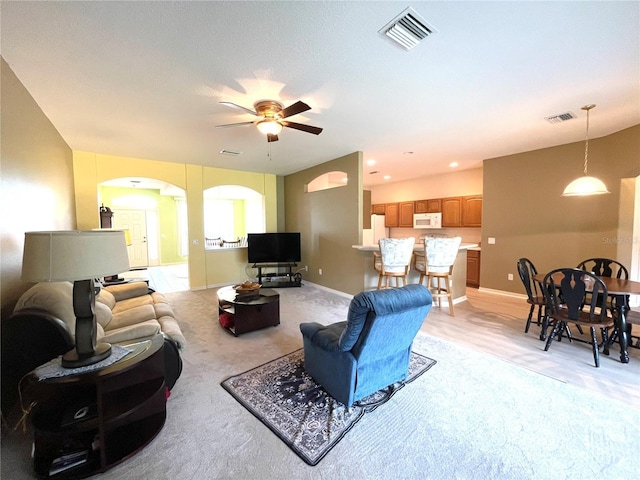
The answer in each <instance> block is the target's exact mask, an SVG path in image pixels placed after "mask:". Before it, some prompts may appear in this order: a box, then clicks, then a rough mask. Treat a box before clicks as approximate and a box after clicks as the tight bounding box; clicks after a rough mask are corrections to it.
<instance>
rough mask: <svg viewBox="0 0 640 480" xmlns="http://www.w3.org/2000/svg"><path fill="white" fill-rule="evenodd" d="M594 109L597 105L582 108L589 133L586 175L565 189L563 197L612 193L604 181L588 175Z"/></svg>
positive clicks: (587, 137) (587, 138)
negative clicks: (590, 125)
mask: <svg viewBox="0 0 640 480" xmlns="http://www.w3.org/2000/svg"><path fill="white" fill-rule="evenodd" d="M594 107H595V105H585V106H584V107H582V110H586V112H587V133H586V140H585V142H584V175H583V176H582V177H579V178H576V179H575V180H574V181H572V182H571V183H569V185H567V186H566V187H565V189H564V192H562V196H563V197H586V196H589V195H602V194H605V193H610V192H609V190H607V186H606V185H605V184H604V182H602V180H600V179H598V178H596V177H590V176H589V175H587V164H588V162H589V110H591V109H592V108H594Z"/></svg>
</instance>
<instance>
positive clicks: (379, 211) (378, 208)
mask: <svg viewBox="0 0 640 480" xmlns="http://www.w3.org/2000/svg"><path fill="white" fill-rule="evenodd" d="M371 213H372V214H373V215H384V214H385V211H384V203H377V204H375V205H371Z"/></svg>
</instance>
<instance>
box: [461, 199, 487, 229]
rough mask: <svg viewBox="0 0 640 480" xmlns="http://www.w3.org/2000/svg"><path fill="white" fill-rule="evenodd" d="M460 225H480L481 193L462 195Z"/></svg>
mask: <svg viewBox="0 0 640 480" xmlns="http://www.w3.org/2000/svg"><path fill="white" fill-rule="evenodd" d="M462 226H463V227H481V226H482V195H473V196H469V197H462Z"/></svg>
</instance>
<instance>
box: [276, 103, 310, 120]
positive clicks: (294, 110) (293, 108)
mask: <svg viewBox="0 0 640 480" xmlns="http://www.w3.org/2000/svg"><path fill="white" fill-rule="evenodd" d="M307 110H311V107H310V106H309V105H307V104H306V103H304V102H301V101H299V100H298V101H297V102H296V103H294V104H293V105H289V106H288V107H287V108H285V109H283V110H282V111H281V112H280V118H287V117H290V116H291V115H297V114H299V113H302V112H306V111H307Z"/></svg>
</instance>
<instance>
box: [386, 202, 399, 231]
mask: <svg viewBox="0 0 640 480" xmlns="http://www.w3.org/2000/svg"><path fill="white" fill-rule="evenodd" d="M399 220H400V216H399V211H398V204H397V203H385V205H384V226H385V227H397V226H398V223H399Z"/></svg>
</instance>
